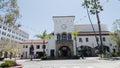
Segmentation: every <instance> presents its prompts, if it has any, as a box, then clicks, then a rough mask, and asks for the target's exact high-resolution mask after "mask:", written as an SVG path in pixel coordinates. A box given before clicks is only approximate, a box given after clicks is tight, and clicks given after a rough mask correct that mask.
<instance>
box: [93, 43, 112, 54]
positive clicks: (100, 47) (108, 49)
mask: <svg viewBox="0 0 120 68" xmlns="http://www.w3.org/2000/svg"><path fill="white" fill-rule="evenodd" d="M95 49H98V50H102V46H96V47H95ZM103 52H104V53H106V52H110V48H109V47H108V46H105V45H104V46H103Z"/></svg>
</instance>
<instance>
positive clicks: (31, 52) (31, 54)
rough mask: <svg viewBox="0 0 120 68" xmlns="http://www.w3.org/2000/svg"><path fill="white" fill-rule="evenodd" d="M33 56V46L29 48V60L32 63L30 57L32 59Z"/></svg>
mask: <svg viewBox="0 0 120 68" xmlns="http://www.w3.org/2000/svg"><path fill="white" fill-rule="evenodd" d="M33 54H34V47H33V45H31V46H30V56H31V57H30V60H31V61H32V57H33Z"/></svg>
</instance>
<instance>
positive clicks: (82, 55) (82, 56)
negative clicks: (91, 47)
mask: <svg viewBox="0 0 120 68" xmlns="http://www.w3.org/2000/svg"><path fill="white" fill-rule="evenodd" d="M80 57H81V58H82V59H84V54H83V51H81V55H80Z"/></svg>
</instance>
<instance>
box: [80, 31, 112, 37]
mask: <svg viewBox="0 0 120 68" xmlns="http://www.w3.org/2000/svg"><path fill="white" fill-rule="evenodd" d="M101 34H102V35H109V34H110V32H109V31H102V32H101ZM86 35H88V36H89V35H95V34H94V32H79V33H78V36H86ZM96 35H99V32H96Z"/></svg>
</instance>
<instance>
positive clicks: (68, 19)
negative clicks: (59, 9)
mask: <svg viewBox="0 0 120 68" xmlns="http://www.w3.org/2000/svg"><path fill="white" fill-rule="evenodd" d="M74 18H75V17H74V16H54V17H53V21H54V33H55V34H57V33H62V32H67V33H68V32H71V31H73V29H74ZM63 24H65V25H66V28H65V29H64V28H62V25H63Z"/></svg>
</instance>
